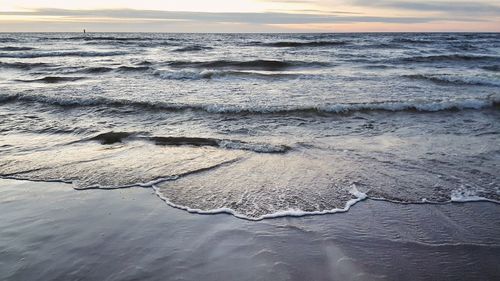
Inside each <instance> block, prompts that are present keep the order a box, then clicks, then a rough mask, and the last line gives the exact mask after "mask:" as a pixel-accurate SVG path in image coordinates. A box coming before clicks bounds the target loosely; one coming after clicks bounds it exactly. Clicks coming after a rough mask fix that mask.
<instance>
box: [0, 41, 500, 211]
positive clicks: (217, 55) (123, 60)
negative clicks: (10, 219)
mask: <svg viewBox="0 0 500 281" xmlns="http://www.w3.org/2000/svg"><path fill="white" fill-rule="evenodd" d="M499 104H500V34H496V33H478V34H471V33H432V34H426V33H423V34H416V33H408V34H406V33H388V34H384V33H378V34H368V33H367V34H153V33H150V34H132V33H116V34H115V33H96V34H86V35H83V34H77V33H45V34H44V33H36V34H35V33H33V34H30V33H23V34H8V33H4V34H0V176H1V177H4V178H14V179H28V180H36V181H64V182H71V183H73V185H74V187H75V188H77V189H91V188H124V187H130V186H142V187H148V188H154V189H155V191H156V193H157V194H158V195H159V197H161V198H162V199H163V200H165V201H166V202H167V203H168V204H170V205H172V206H175V207H178V208H181V209H186V210H189V211H191V212H199V213H218V212H228V213H232V214H234V215H235V216H237V217H241V218H246V219H263V218H268V217H276V216H285V215H290V216H298V215H304V214H323V213H332V212H338V211H346V210H348V208H349V206H351V205H352V204H354V203H355V202H357V201H360V200H362V199H364V198H366V197H369V198H373V199H381V200H388V201H394V202H401V203H441V202H450V201H467V200H489V201H495V202H498V201H500V169H499V165H500V146H499V144H500V137H499V134H500V122H499V121H500V111H499Z"/></svg>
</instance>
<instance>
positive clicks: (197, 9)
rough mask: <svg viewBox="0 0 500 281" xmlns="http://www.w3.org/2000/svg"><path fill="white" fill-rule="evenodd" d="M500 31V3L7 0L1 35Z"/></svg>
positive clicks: (2, 5)
mask: <svg viewBox="0 0 500 281" xmlns="http://www.w3.org/2000/svg"><path fill="white" fill-rule="evenodd" d="M82 28H87V29H91V30H93V31H146V32H147V31H151V32H295V31H298V32H336V31H338V32H349V31H500V0H490V1H486V0H469V1H467V0H456V1H451V0H439V1H434V0H377V1H376V0H141V1H132V0H71V1H68V0H51V1H48V0H38V1H37V0H15V1H14V0H0V32H16V31H79V30H81V29H82Z"/></svg>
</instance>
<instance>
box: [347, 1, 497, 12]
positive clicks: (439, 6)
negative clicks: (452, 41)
mask: <svg viewBox="0 0 500 281" xmlns="http://www.w3.org/2000/svg"><path fill="white" fill-rule="evenodd" d="M349 2H350V3H352V4H355V5H358V6H363V7H382V8H390V9H401V10H412V11H423V12H442V13H445V14H450V15H453V14H455V15H456V14H460V15H469V16H472V15H476V16H477V15H493V16H500V6H499V5H493V4H490V3H483V2H479V1H476V2H459V1H453V2H446V1H425V2H424V1H415V2H407V1H394V0H389V1H386V0H380V1H373V0H355V1H349Z"/></svg>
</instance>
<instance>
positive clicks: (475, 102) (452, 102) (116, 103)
mask: <svg viewBox="0 0 500 281" xmlns="http://www.w3.org/2000/svg"><path fill="white" fill-rule="evenodd" d="M0 102H1V103H8V102H35V103H42V104H48V105H55V106H62V107H65V106H68V107H79V106H106V107H137V108H141V109H144V110H162V111H172V112H175V111H200V112H206V113H213V114H297V115H300V114H349V113H354V112H372V111H387V112H398V111H415V112H437V111H457V110H466V109H475V110H479V109H485V108H490V107H498V106H499V105H500V97H499V96H498V95H491V96H489V97H487V98H482V99H481V98H469V99H449V100H427V101H383V102H368V103H339V104H330V105H328V104H326V105H320V106H252V107H248V106H245V105H228V104H225V105H221V104H179V103H166V102H148V101H131V100H124V99H108V98H103V97H89V98H85V97H60V96H44V95H31V94H0Z"/></svg>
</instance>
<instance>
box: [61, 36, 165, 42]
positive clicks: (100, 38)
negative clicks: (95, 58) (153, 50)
mask: <svg viewBox="0 0 500 281" xmlns="http://www.w3.org/2000/svg"><path fill="white" fill-rule="evenodd" d="M57 39H62V40H83V41H151V40H155V39H158V38H154V37H116V36H75V37H69V38H57Z"/></svg>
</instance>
